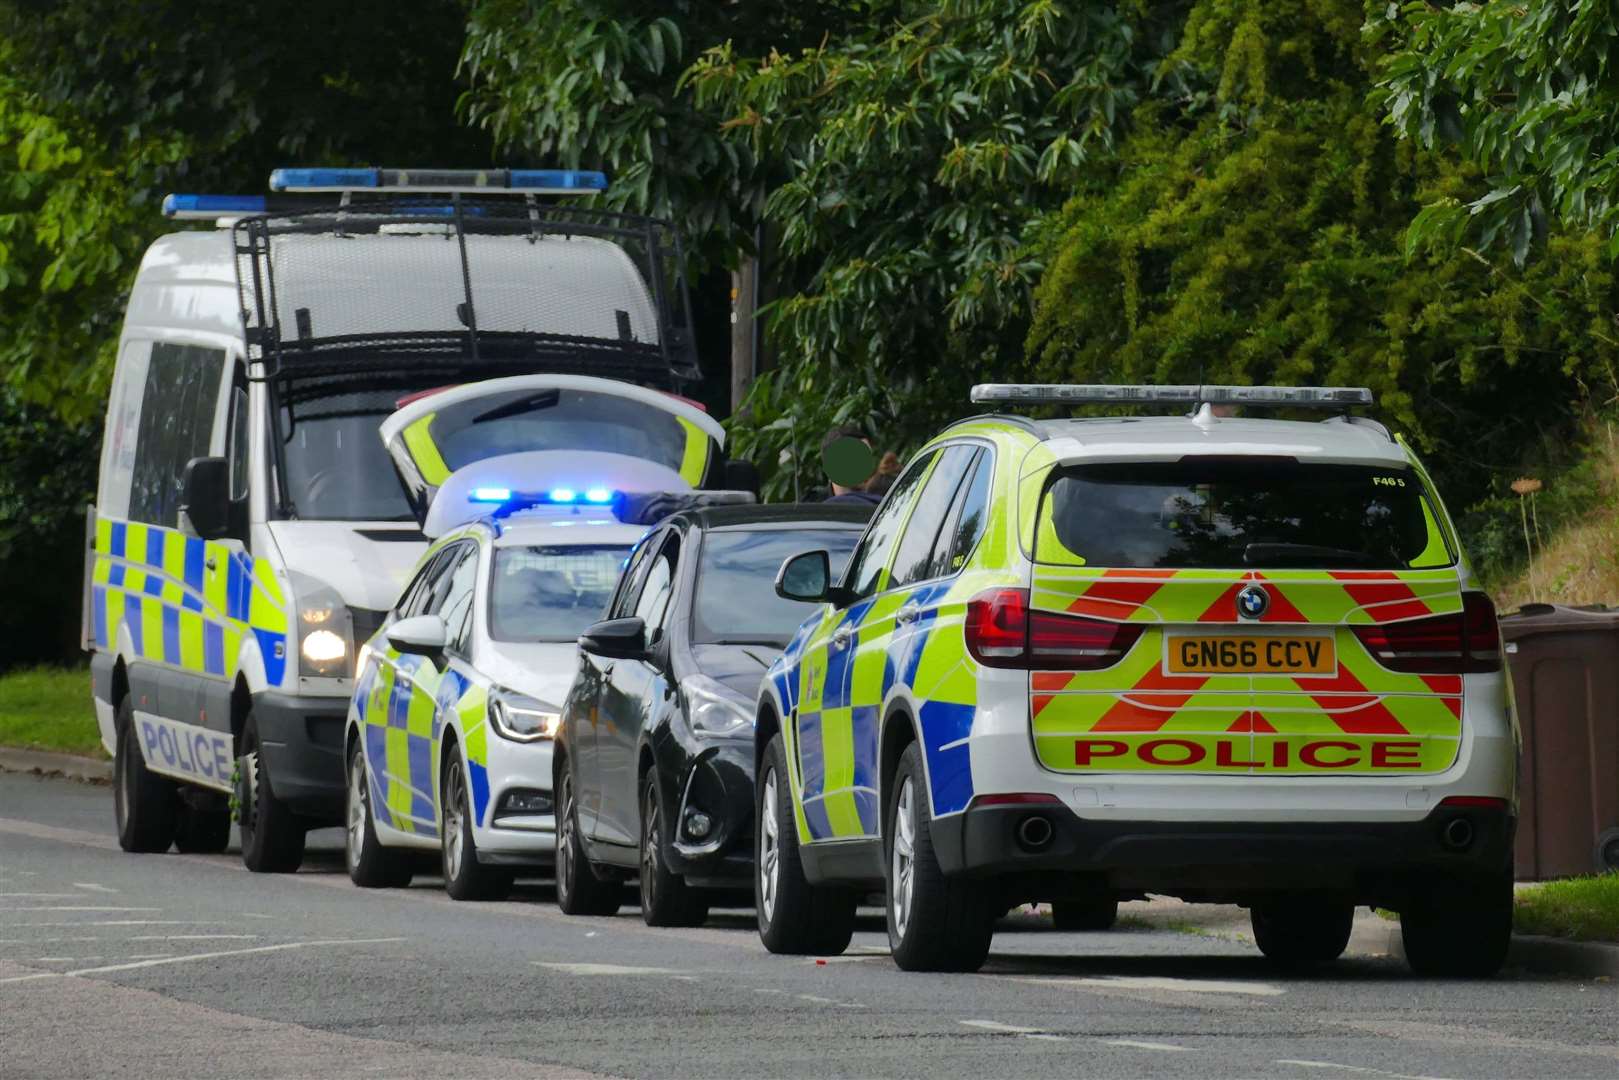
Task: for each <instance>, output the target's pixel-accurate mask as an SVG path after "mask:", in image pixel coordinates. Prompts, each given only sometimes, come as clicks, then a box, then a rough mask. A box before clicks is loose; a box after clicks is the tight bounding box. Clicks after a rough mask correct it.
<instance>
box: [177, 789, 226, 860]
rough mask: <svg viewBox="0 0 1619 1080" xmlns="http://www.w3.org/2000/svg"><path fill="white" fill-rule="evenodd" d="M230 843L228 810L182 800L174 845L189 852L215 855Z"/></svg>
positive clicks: (191, 853) (190, 853)
mask: <svg viewBox="0 0 1619 1080" xmlns="http://www.w3.org/2000/svg"><path fill="white" fill-rule="evenodd" d="M229 844H230V810H229V808H221V807H217V806H198V805H196V804H194V803H189V802H186V801H184V800H181V802H180V807H179V817H178V820H177V822H176V828H175V831H174V847H175V850H177V851H182V852H185V853H186V854H188V855H218V854H219V853H220V852H221V851H224V850H225V848H226V847H227V846H229Z"/></svg>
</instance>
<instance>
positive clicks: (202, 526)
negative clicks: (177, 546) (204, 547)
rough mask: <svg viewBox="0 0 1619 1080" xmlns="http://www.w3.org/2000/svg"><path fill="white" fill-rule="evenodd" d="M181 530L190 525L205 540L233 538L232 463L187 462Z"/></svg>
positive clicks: (206, 459)
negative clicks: (231, 503)
mask: <svg viewBox="0 0 1619 1080" xmlns="http://www.w3.org/2000/svg"><path fill="white" fill-rule="evenodd" d="M180 515H181V528H182V529H183V528H185V527H186V526H187V525H189V526H190V529H191V531H192V532H194V533H196V534H197V535H198V536H200V537H202V538H203V539H204V540H218V539H219V538H220V537H222V536H229V535H230V523H231V507H230V462H228V461H226V460H225V459H224V458H222V457H198V458H192V459H191V460H190V461H188V462H186V468H185V472H184V473H183V474H181V478H180Z"/></svg>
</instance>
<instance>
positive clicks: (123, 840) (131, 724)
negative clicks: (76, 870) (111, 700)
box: [112, 694, 180, 853]
mask: <svg viewBox="0 0 1619 1080" xmlns="http://www.w3.org/2000/svg"><path fill="white" fill-rule="evenodd" d="M138 740H139V735H138V733H137V732H136V731H135V703H134V701H132V700H131V699H130V697H129V695H128V694H125V695H124V696H123V697H122V698H121V699H120V700H119V702H118V747H117V749H118V756H117V757H116V758H115V759H114V760H113V773H114V776H113V789H112V792H113V794H112V808H113V818H114V820H115V821H116V822H117V824H118V846H119V847H121V848H123V849H124V850H125V851H133V852H147V853H152V852H161V851H167V850H169V845H170V844H172V843H174V832H175V828H176V820H177V817H178V813H179V801H180V796H179V793H178V792H177V791H176V790H175V786H174V781H173V780H170V779H168V778H167V777H163V776H159V775H158V774H157V773H154V772H153V771H152V770H150V769H148V768H147V767H146V759H145V758H143V757H142V756H141V748H140V744H139V741H138Z"/></svg>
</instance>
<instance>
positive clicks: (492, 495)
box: [472, 487, 512, 503]
mask: <svg viewBox="0 0 1619 1080" xmlns="http://www.w3.org/2000/svg"><path fill="white" fill-rule="evenodd" d="M511 497H512V489H511V488H497V487H481V488H473V489H472V501H473V502H487V503H503V502H505V501H506V500H507V499H510V498H511Z"/></svg>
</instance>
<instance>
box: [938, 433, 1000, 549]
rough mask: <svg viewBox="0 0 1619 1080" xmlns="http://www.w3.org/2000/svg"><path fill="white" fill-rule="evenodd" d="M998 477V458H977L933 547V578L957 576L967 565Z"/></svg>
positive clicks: (989, 455) (986, 455) (986, 454)
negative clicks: (992, 485)
mask: <svg viewBox="0 0 1619 1080" xmlns="http://www.w3.org/2000/svg"><path fill="white" fill-rule="evenodd" d="M994 478H995V455H994V454H993V453H991V452H990V451H988V450H985V451H982V452H981V453H980V454H979V455H978V461H977V462H976V464H975V465H974V466H973V471H972V475H971V476H970V477H969V478H968V479H967V482H966V483H965V484H963V485H962V493H961V495H960V496H959V497H958V498H957V499H956V509H955V514H954V516H953V517H951V518H950V520H949V521H947V522H946V523H945V527H944V528H943V529H942V530H940V532H939V542H938V543H937V544H935V545H934V547H933V576H934V577H944V576H946V575H948V574H954V573H956V572H957V571H959V570H960V569H961V568H962V567H963V566H966V565H967V559H968V558H969V557H970V556H971V555H972V553H973V548H975V547H977V546H978V538H979V537H981V536H983V535H984V525H985V523H987V522H988V521H989V486H990V481H991V480H993V479H994Z"/></svg>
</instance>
